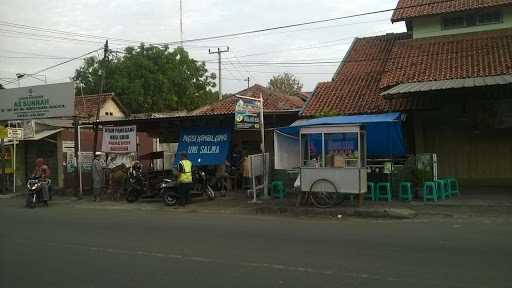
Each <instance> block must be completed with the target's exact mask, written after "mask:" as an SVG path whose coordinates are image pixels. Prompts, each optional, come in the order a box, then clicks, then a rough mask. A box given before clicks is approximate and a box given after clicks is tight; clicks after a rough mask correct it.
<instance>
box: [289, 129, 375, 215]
mask: <svg viewBox="0 0 512 288" xmlns="http://www.w3.org/2000/svg"><path fill="white" fill-rule="evenodd" d="M299 134H300V157H301V167H300V188H301V190H302V191H303V192H305V193H307V195H309V197H310V198H311V200H312V202H313V204H314V205H316V206H318V207H330V206H333V205H335V204H336V203H338V202H339V200H340V199H343V196H344V195H343V194H352V195H353V196H359V199H362V194H363V193H366V192H367V168H366V153H367V151H366V150H367V149H366V133H365V130H364V126H361V125H341V126H316V127H315V126H313V127H302V128H300V133H299Z"/></svg>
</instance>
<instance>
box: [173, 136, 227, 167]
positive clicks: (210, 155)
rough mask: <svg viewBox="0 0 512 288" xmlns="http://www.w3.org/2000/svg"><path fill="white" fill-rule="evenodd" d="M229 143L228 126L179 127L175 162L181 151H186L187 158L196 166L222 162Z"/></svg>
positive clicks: (178, 158)
mask: <svg viewBox="0 0 512 288" xmlns="http://www.w3.org/2000/svg"><path fill="white" fill-rule="evenodd" d="M230 143H231V131H230V129H229V128H211V129H207V128H190V129H181V135H180V142H179V144H178V151H177V153H176V160H175V164H177V163H178V162H179V160H180V154H181V153H183V152H185V153H187V156H188V159H189V160H190V161H191V162H192V164H193V165H196V166H206V165H221V164H224V161H226V158H227V156H228V152H229V147H230Z"/></svg>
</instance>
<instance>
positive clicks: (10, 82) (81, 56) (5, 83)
mask: <svg viewBox="0 0 512 288" xmlns="http://www.w3.org/2000/svg"><path fill="white" fill-rule="evenodd" d="M102 49H103V47H102V48H98V49H95V50H93V51H90V52H87V53H85V54H82V55H80V56H77V57H73V58H70V59H68V60H66V61H64V62H60V63H57V64H55V65H51V66H49V67H46V68H43V69H41V70H38V71H36V72H33V73H27V74H25V75H26V76H31V75H37V74H40V73H43V72H45V71H48V70H50V69H53V68H55V67H58V66H61V65H64V64H66V63H69V62H71V61H74V60H77V59H81V58H83V57H85V56H87V55H89V54H92V53H96V52H97V51H100V50H102ZM17 80H18V79H16V80H11V81H8V82H4V83H3V85H9V84H12V83H14V82H16V81H17Z"/></svg>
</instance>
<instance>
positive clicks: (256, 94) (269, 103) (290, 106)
mask: <svg viewBox="0 0 512 288" xmlns="http://www.w3.org/2000/svg"><path fill="white" fill-rule="evenodd" d="M260 93H261V95H262V96H263V107H264V111H265V112H277V111H288V110H300V109H301V108H302V107H303V106H304V101H303V100H302V99H300V98H299V97H296V96H289V95H285V94H282V93H279V92H276V91H271V90H270V89H268V88H265V87H263V86H261V85H258V84H256V85H253V86H251V87H250V88H248V89H245V90H242V91H240V92H237V93H235V95H241V96H246V97H251V98H258V99H259V98H260ZM236 101H237V99H236V97H235V96H234V95H233V96H229V97H227V98H225V99H222V100H221V101H219V102H215V103H213V104H210V105H206V106H203V107H201V108H198V109H196V110H195V111H193V112H192V115H216V114H229V113H234V112H235V105H236Z"/></svg>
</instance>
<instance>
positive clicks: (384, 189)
mask: <svg viewBox="0 0 512 288" xmlns="http://www.w3.org/2000/svg"><path fill="white" fill-rule="evenodd" d="M381 199H384V200H387V201H388V202H391V183H389V182H380V183H378V184H377V200H381Z"/></svg>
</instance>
